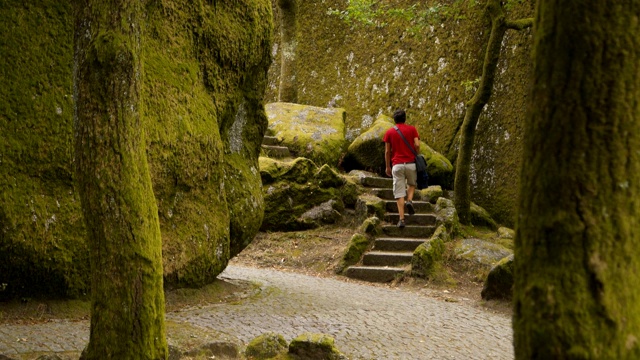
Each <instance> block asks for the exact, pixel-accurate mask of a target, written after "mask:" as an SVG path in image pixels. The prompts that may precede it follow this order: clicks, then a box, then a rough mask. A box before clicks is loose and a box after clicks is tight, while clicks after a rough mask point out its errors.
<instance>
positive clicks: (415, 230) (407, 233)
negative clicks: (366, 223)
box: [382, 224, 436, 239]
mask: <svg viewBox="0 0 640 360" xmlns="http://www.w3.org/2000/svg"><path fill="white" fill-rule="evenodd" d="M435 230H436V227H435V226H425V225H407V226H405V227H404V228H402V229H400V228H399V227H397V226H396V225H395V224H393V225H383V226H382V232H383V233H384V234H385V235H386V236H389V237H403V238H418V239H428V238H430V237H431V235H433V232H434V231H435Z"/></svg>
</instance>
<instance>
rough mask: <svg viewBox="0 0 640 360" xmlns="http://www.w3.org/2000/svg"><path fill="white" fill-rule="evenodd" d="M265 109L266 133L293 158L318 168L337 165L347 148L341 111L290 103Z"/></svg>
mask: <svg viewBox="0 0 640 360" xmlns="http://www.w3.org/2000/svg"><path fill="white" fill-rule="evenodd" d="M265 109H266V111H267V116H268V118H269V133H270V134H272V135H273V136H275V137H276V138H277V139H278V140H279V142H280V145H281V146H286V147H288V148H289V151H290V152H291V153H292V154H293V156H296V157H305V158H308V159H310V160H312V161H313V162H314V163H316V164H318V165H323V164H328V165H331V166H333V167H336V166H337V165H338V161H339V160H340V158H341V157H342V155H343V153H344V152H345V150H346V147H347V140H346V138H345V126H344V122H345V118H346V112H345V110H344V109H340V108H320V107H315V106H308V105H299V104H291V103H272V104H267V105H266V107H265Z"/></svg>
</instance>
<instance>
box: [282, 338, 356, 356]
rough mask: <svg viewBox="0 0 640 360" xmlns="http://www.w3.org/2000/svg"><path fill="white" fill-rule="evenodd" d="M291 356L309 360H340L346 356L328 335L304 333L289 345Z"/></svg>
mask: <svg viewBox="0 0 640 360" xmlns="http://www.w3.org/2000/svg"><path fill="white" fill-rule="evenodd" d="M289 354H291V355H293V356H294V357H296V358H299V359H307V360H339V359H343V358H344V355H342V353H340V351H339V350H338V349H337V348H336V346H335V341H334V339H333V338H332V337H331V336H329V335H326V334H314V333H304V334H302V335H299V336H298V337H296V338H295V339H293V340H291V343H290V344H289Z"/></svg>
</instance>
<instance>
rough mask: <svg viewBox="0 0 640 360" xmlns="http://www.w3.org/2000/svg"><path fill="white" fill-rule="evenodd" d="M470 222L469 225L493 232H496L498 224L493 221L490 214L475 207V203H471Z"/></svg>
mask: <svg viewBox="0 0 640 360" xmlns="http://www.w3.org/2000/svg"><path fill="white" fill-rule="evenodd" d="M470 210H471V212H470V220H471V224H473V225H475V226H482V227H487V228H489V229H491V230H493V231H497V230H498V224H497V223H496V222H495V220H493V218H492V217H491V214H489V212H488V211H487V210H485V209H483V208H482V207H480V206H478V205H476V204H475V203H473V202H472V203H471V208H470Z"/></svg>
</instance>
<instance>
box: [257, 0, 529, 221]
mask: <svg viewBox="0 0 640 360" xmlns="http://www.w3.org/2000/svg"><path fill="white" fill-rule="evenodd" d="M347 3H348V2H347V1H346V0H323V1H318V0H315V1H303V2H300V4H299V9H298V16H299V18H298V25H297V27H298V33H297V54H296V81H297V84H298V92H297V94H298V102H299V103H302V104H308V105H314V106H321V107H322V106H337V107H341V108H345V109H346V111H347V120H346V126H347V139H348V140H350V141H351V140H353V139H354V138H355V137H357V136H358V135H359V134H360V133H362V132H363V131H366V130H367V129H368V128H369V127H370V126H371V124H372V123H373V121H374V120H375V119H376V118H377V116H378V115H380V114H385V115H391V114H392V112H393V110H395V109H396V108H405V109H406V110H407V121H408V122H409V123H412V124H415V125H416V127H417V128H418V131H419V132H420V134H421V138H422V140H423V141H425V142H426V143H427V144H428V145H429V146H431V147H432V148H433V149H434V150H436V151H437V152H440V153H442V154H445V155H446V156H447V157H448V158H449V159H450V160H451V161H452V162H453V163H455V161H454V160H455V155H456V152H457V139H458V135H457V133H458V129H459V126H460V124H461V123H462V119H463V117H464V111H465V103H466V102H467V101H468V100H469V99H471V97H472V96H473V92H474V91H475V87H474V80H476V79H478V78H479V77H480V75H481V73H482V69H481V66H482V60H483V57H484V44H486V42H487V38H488V35H489V34H488V32H489V30H490V28H489V18H488V16H487V14H486V12H485V10H484V4H485V2H484V1H483V0H479V1H444V2H442V1H440V2H438V1H426V2H417V1H405V0H389V1H384V2H382V1H380V2H377V3H378V5H382V4H383V5H386V6H387V8H408V7H409V6H412V5H414V4H415V5H416V6H417V8H418V9H426V8H430V9H431V13H430V14H431V15H430V16H429V17H428V19H427V21H426V22H425V23H423V24H422V25H421V23H420V19H418V18H415V17H414V18H412V19H404V20H402V19H399V18H397V17H394V16H391V15H388V16H385V17H383V18H380V19H378V22H377V24H373V25H365V24H362V23H360V22H357V21H353V20H352V21H345V20H344V19H341V18H340V17H339V16H338V15H333V14H329V13H328V12H329V11H330V10H331V9H334V10H335V9H337V10H345V9H346V7H347ZM509 3H510V4H509V9H508V10H507V13H508V19H510V20H515V19H520V18H524V17H531V16H532V15H533V1H529V0H524V1H510V2H509ZM274 7H275V8H274V9H275V10H274V11H275V13H276V14H278V8H277V4H276V2H274ZM276 23H277V22H276ZM277 33H278V32H276V34H277ZM531 45H532V39H531V30H524V31H514V30H510V31H508V32H507V35H506V37H505V39H504V42H503V46H502V53H501V59H500V63H499V70H498V77H497V79H496V85H495V87H494V94H493V96H492V99H491V101H490V102H489V104H488V105H487V106H486V108H485V111H484V112H483V115H482V116H481V118H480V121H479V125H478V127H477V137H476V146H475V151H474V155H473V165H472V169H473V173H472V177H471V182H472V184H471V186H472V200H473V201H474V202H476V203H477V204H479V205H481V206H482V207H484V208H485V209H487V210H488V211H489V212H490V213H491V214H492V215H493V216H494V217H495V218H496V219H497V220H499V221H500V222H502V223H505V224H509V225H511V224H513V220H514V219H513V216H514V212H515V201H516V197H517V188H518V176H519V168H520V162H521V160H520V158H521V140H522V122H523V119H524V116H525V113H526V109H525V106H526V105H525V104H526V97H527V95H528V93H527V92H528V88H529V79H530V75H531V70H532V68H531V63H530V56H529V53H530V51H531ZM281 53H282V51H281V49H280V48H279V44H278V42H277V39H276V43H275V44H274V47H273V54H274V56H275V61H274V63H273V65H272V67H271V69H270V73H269V89H268V91H267V99H268V100H269V101H275V100H276V99H277V91H278V86H279V81H278V78H279V70H280V67H279V57H280V56H281Z"/></svg>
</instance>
